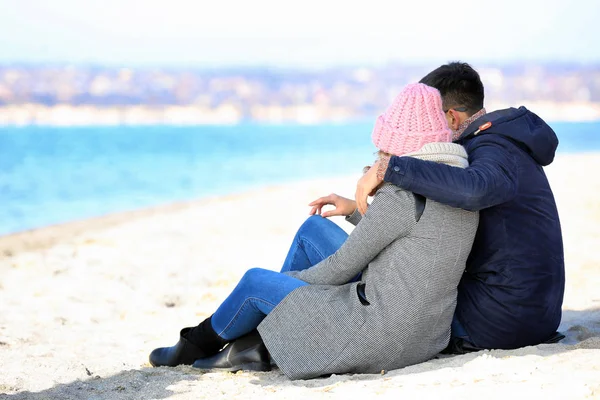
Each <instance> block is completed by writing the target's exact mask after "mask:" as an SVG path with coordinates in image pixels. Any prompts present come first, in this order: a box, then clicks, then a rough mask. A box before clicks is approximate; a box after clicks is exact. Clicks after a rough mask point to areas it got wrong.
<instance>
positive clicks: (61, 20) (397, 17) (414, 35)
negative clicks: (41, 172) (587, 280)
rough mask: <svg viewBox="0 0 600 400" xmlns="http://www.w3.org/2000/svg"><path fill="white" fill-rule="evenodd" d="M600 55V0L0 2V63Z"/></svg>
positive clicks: (294, 62)
mask: <svg viewBox="0 0 600 400" xmlns="http://www.w3.org/2000/svg"><path fill="white" fill-rule="evenodd" d="M456 59H460V60H463V61H467V62H492V63H493V62H510V61H515V60H531V61H540V60H543V61H548V60H551V61H573V62H578V63H589V62H600V0H571V1H569V2H567V1H565V0H563V1H559V0H545V1H542V0H493V1H486V0H459V1H439V0H429V1H428V0H395V1H389V0H388V1H382V0H363V1H351V0H346V1H339V0H330V1H328V0H301V1H297V0H296V1H286V0H214V1H206V0H166V1H159V0H95V1H92V0H0V63H1V64H6V63H12V62H26V63H48V62H50V63H74V64H82V63H84V64H85V63H88V64H89V63H93V64H109V65H123V66H128V65H130V66H139V65H149V66H153V65H157V66H200V67H218V66H239V65H245V66H254V65H271V66H281V67H317V68H318V67H326V66H330V65H373V64H381V63H385V62H389V61H401V62H406V63H414V64H418V63H423V62H432V61H436V62H437V61H440V62H445V61H448V60H456Z"/></svg>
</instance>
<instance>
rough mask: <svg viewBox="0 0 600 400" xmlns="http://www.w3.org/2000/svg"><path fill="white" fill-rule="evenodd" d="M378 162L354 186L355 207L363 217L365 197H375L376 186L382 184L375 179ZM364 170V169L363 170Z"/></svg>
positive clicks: (365, 205)
mask: <svg viewBox="0 0 600 400" xmlns="http://www.w3.org/2000/svg"><path fill="white" fill-rule="evenodd" d="M379 163H380V161H377V162H375V164H373V166H372V167H371V168H369V170H368V171H366V172H365V174H364V175H363V176H362V178H360V179H359V180H358V183H357V184H356V194H355V198H356V202H355V203H356V206H357V208H358V211H359V212H360V213H361V214H362V215H364V214H365V213H366V212H367V206H368V203H367V197H369V196H373V195H375V191H376V190H377V188H378V186H379V185H380V184H381V183H382V182H381V180H380V179H379V178H378V177H377V168H379ZM365 169H366V168H365Z"/></svg>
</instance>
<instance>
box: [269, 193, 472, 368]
mask: <svg viewBox="0 0 600 400" xmlns="http://www.w3.org/2000/svg"><path fill="white" fill-rule="evenodd" d="M419 201H421V205H422V200H419V198H418V197H416V196H414V195H413V194H412V193H411V192H407V191H405V190H403V189H400V188H398V187H396V186H393V185H390V184H385V185H384V186H383V187H382V188H381V189H379V190H378V191H377V193H376V195H375V197H374V199H373V201H372V204H371V205H370V206H369V208H368V211H367V213H366V214H365V215H364V217H362V219H361V216H360V214H359V213H358V212H357V211H355V212H354V214H353V215H351V216H350V217H348V218H347V220H348V221H349V222H351V223H353V224H355V225H356V228H355V229H354V230H353V231H352V233H351V234H350V236H349V237H348V239H347V240H346V242H345V243H344V244H343V245H342V247H341V248H340V249H339V250H338V251H337V252H336V253H334V254H333V255H331V256H330V257H328V258H327V259H325V260H323V261H322V262H320V263H319V264H317V265H315V266H313V267H311V268H309V269H307V270H304V271H297V272H289V273H288V274H289V275H292V276H294V277H296V278H299V279H301V280H303V281H305V282H308V283H310V285H307V286H303V287H299V288H297V289H295V290H294V291H293V292H291V293H290V294H289V295H288V296H286V297H285V298H284V299H283V301H282V302H281V303H279V304H278V305H277V306H276V307H275V309H273V311H271V313H269V314H268V315H267V316H266V318H265V319H264V320H263V322H262V323H261V324H260V325H259V327H258V330H259V333H260V335H261V337H262V338H263V341H264V342H265V344H266V346H267V348H268V350H269V352H270V354H271V356H272V357H273V359H274V361H275V363H276V364H277V365H278V366H279V368H280V369H281V371H282V372H283V373H284V374H285V375H286V376H288V377H289V378H291V379H308V378H313V377H318V376H321V375H327V374H334V373H335V374H338V373H379V372H381V370H392V369H396V368H401V367H404V366H407V365H411V364H416V363H419V362H423V361H426V360H428V359H430V358H432V357H434V356H435V355H436V354H438V353H439V352H440V351H441V350H443V349H444V348H445V347H446V346H447V344H448V341H449V339H450V324H451V322H452V316H453V314H454V309H455V306H456V296H457V286H458V283H459V280H460V278H461V275H462V273H463V271H464V269H465V263H466V259H467V256H468V255H469V252H470V250H471V246H472V244H473V239H474V237H475V231H476V229H477V224H478V214H477V213H475V212H469V211H464V210H460V209H457V208H452V207H449V206H445V205H442V204H440V203H436V202H434V201H431V200H427V201H425V209H424V211H422V214H421V215H420V216H419V214H420V213H419V209H418V204H417V203H418V202H419ZM361 271H362V273H363V274H362V279H361V282H354V283H347V282H348V281H350V280H351V279H352V278H353V277H355V276H356V275H357V274H358V273H359V272H361ZM361 283H362V284H365V295H366V300H367V302H368V303H369V304H368V305H366V304H363V303H361V301H360V299H359V296H358V294H357V286H358V285H359V284H361Z"/></svg>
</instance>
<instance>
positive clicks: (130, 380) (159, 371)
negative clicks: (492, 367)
mask: <svg viewBox="0 0 600 400" xmlns="http://www.w3.org/2000/svg"><path fill="white" fill-rule="evenodd" d="M559 330H560V331H561V332H562V333H563V334H565V336H566V337H565V339H563V340H562V341H561V342H560V343H557V344H544V345H539V346H532V347H526V348H522V349H517V350H493V351H485V353H486V354H488V355H489V356H491V357H496V358H504V357H510V356H512V357H519V356H527V355H531V354H536V355H538V356H542V357H546V356H552V355H556V354H559V353H562V352H566V351H571V350H575V349H600V307H598V308H594V309H588V310H581V311H571V310H565V311H564V312H563V322H562V323H561V326H560V328H559ZM482 353H483V352H476V353H469V354H464V355H440V356H438V357H436V358H435V359H433V360H430V361H427V362H425V363H422V364H417V365H413V366H410V367H406V368H402V369H398V370H394V371H389V372H386V374H385V375H384V376H385V377H386V378H389V377H395V376H403V375H411V374H418V373H422V372H426V371H427V372H429V371H435V370H439V369H443V368H459V367H461V366H463V365H465V364H466V363H468V362H470V361H472V360H474V359H475V358H477V357H479V356H481V354H482ZM219 374H228V373H225V372H212V373H209V374H207V373H206V372H203V371H200V370H196V369H194V368H191V367H187V366H181V367H176V368H150V367H147V368H141V369H136V370H128V371H122V372H120V373H118V374H115V375H112V376H107V377H100V376H91V377H90V378H87V379H80V380H79V379H78V380H76V381H74V382H70V383H66V384H59V385H56V386H54V387H52V388H49V389H46V390H43V391H41V392H28V391H23V392H18V393H15V394H13V395H10V396H6V395H1V394H0V398H7V399H11V400H24V399H32V400H38V399H39V400H41V399H65V400H68V399H165V398H169V397H171V396H174V395H176V394H182V393H186V392H188V391H193V390H197V389H196V388H197V384H198V383H199V384H200V385H202V382H203V381H205V382H206V383H208V384H212V385H214V384H215V382H219V381H222V378H220V377H219V376H218V375H219ZM249 374H251V375H250V376H251V379H250V380H249V381H248V382H249V384H251V385H258V386H262V387H267V386H276V387H277V386H279V387H284V386H288V387H305V388H322V387H326V386H329V385H332V384H334V383H335V384H337V385H339V384H340V383H343V382H344V381H350V380H351V381H371V380H377V379H381V378H382V377H383V376H382V375H381V374H359V375H337V376H330V377H323V378H317V379H311V380H301V381H290V380H289V379H287V378H285V376H284V375H283V374H282V373H281V371H279V369H277V368H275V369H274V370H273V371H271V372H258V373H249ZM92 375H93V374H92ZM231 378H233V379H235V376H233V375H232V376H231V377H229V378H227V379H231ZM240 378H241V379H247V377H246V378H242V376H240ZM175 386H176V388H175ZM206 389H208V388H206ZM222 390H224V391H226V389H222ZM222 390H221V389H219V388H218V387H214V386H213V388H211V389H209V390H203V391H202V393H204V394H208V393H207V392H213V393H215V394H217V393H218V395H221V394H226V393H224V392H222Z"/></svg>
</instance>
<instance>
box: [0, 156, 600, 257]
mask: <svg viewBox="0 0 600 400" xmlns="http://www.w3.org/2000/svg"><path fill="white" fill-rule="evenodd" d="M599 154H600V153H599ZM358 178H359V175H358V174H357V175H356V176H352V175H344V176H333V177H329V178H320V179H302V180H299V181H293V182H287V183H280V184H268V185H261V186H256V187H254V188H250V189H247V190H243V191H240V192H232V193H229V194H224V195H208V196H204V197H199V198H196V199H192V200H182V201H173V202H168V203H164V204H159V205H155V206H149V207H143V208H139V209H134V210H128V211H116V212H111V213H108V214H105V215H99V216H93V217H87V218H81V219H75V220H72V221H67V222H63V223H58V224H52V225H46V226H40V227H36V228H31V229H26V230H23V231H18V232H13V233H7V234H2V235H0V261H1V260H2V259H3V258H10V257H12V256H15V255H17V254H19V253H22V252H29V251H39V250H46V249H48V248H51V247H52V246H54V245H56V244H58V243H60V242H61V241H63V240H69V239H72V238H74V237H77V236H79V235H83V234H88V233H93V232H96V231H102V230H105V229H110V228H113V227H116V226H119V225H122V224H126V223H129V222H133V221H136V220H139V219H144V218H149V217H152V216H157V215H168V214H171V213H177V212H182V211H185V210H187V209H190V208H195V207H204V206H210V205H211V204H214V203H217V202H221V201H234V200H236V199H238V198H241V197H245V196H253V195H256V194H257V193H259V192H263V191H266V192H268V191H273V190H282V189H283V190H285V189H287V188H290V187H296V186H304V187H305V186H310V185H315V186H319V184H320V183H321V182H324V181H340V180H343V181H349V182H351V181H352V180H353V179H356V180H358ZM325 194H326V193H324V194H323V195H325ZM327 194H328V193H327Z"/></svg>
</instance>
